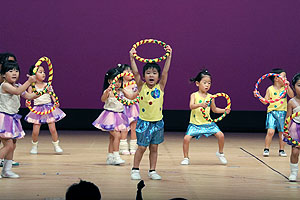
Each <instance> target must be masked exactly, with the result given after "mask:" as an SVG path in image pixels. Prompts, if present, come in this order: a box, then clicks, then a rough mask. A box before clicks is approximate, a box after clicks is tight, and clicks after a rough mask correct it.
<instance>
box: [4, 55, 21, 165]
mask: <svg viewBox="0 0 300 200" xmlns="http://www.w3.org/2000/svg"><path fill="white" fill-rule="evenodd" d="M9 60H12V61H17V58H16V56H15V55H14V54H12V53H1V54H0V71H1V66H2V65H3V63H4V62H7V61H9ZM3 81H4V79H3V77H2V76H0V84H1V83H2V82H3ZM0 143H1V140H0ZM3 162H4V160H1V159H0V167H3V164H4V163H3ZM19 164H20V163H19V162H16V161H14V160H13V161H12V165H13V166H19Z"/></svg>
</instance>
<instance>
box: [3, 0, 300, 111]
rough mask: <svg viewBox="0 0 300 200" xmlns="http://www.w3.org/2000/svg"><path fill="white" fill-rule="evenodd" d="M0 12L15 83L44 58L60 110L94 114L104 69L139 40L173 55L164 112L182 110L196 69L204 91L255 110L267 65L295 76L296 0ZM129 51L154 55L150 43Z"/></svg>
mask: <svg viewBox="0 0 300 200" xmlns="http://www.w3.org/2000/svg"><path fill="white" fill-rule="evenodd" d="M1 7H2V8H6V9H1V12H0V52H4V51H10V52H13V53H15V54H16V56H17V58H18V61H19V63H20V65H21V70H22V71H21V72H22V74H21V82H23V81H24V80H25V74H26V72H27V71H28V68H29V66H30V65H32V64H34V63H35V62H36V61H37V59H38V58H39V57H41V56H43V55H47V56H48V57H50V58H51V60H52V62H53V66H54V81H53V85H54V88H55V91H56V93H57V95H58V96H59V98H60V100H61V106H62V108H102V105H103V104H102V103H101V102H100V96H101V89H102V84H103V77H104V74H105V72H106V70H107V69H108V68H110V67H114V66H116V64H118V63H128V62H129V55H128V51H129V50H130V48H131V46H132V45H133V44H134V43H135V42H137V41H139V40H141V39H145V38H155V39H159V40H162V41H164V42H166V43H168V44H170V45H171V46H172V48H173V51H174V53H173V60H172V66H171V69H170V73H169V80H168V83H167V87H166V96H165V103H164V108H165V109H188V104H189V96H190V93H192V92H194V91H195V90H196V89H197V88H196V87H195V86H194V84H191V83H189V81H188V80H189V78H191V77H193V76H195V75H196V74H197V73H198V72H199V70H200V69H201V68H202V67H206V68H208V69H209V71H210V72H211V73H212V78H213V83H212V88H211V91H210V92H211V93H215V92H226V93H227V94H229V95H230V97H231V99H232V109H233V110H264V109H265V106H263V105H262V104H261V103H260V102H259V101H258V100H257V99H255V98H254V97H253V94H252V91H253V88H254V84H255V82H256V80H257V79H258V78H259V77H260V76H261V75H263V74H264V73H267V72H269V70H270V69H271V68H274V67H282V68H284V69H286V71H287V75H288V78H289V80H291V78H292V76H293V74H295V73H296V72H297V71H300V70H299V64H300V56H299V53H300V45H299V43H300V42H299V36H300V26H299V20H300V12H299V10H300V2H299V1H297V0H289V1H284V0H223V1H220V0H211V1H203V0H191V1H180V0H165V1H159V0H154V1H147V2H146V1H141V0H132V1H124V0H111V1H99V0H90V1H40V0H31V1H21V0H18V1H7V2H2V3H1ZM138 50H139V54H140V55H141V56H143V57H156V56H160V55H161V54H162V53H163V51H162V50H161V47H157V46H153V45H147V46H146V45H143V46H141V47H139V49H138ZM153 50H154V51H153ZM137 64H138V66H139V69H140V70H142V66H143V64H142V63H139V62H137ZM161 66H163V65H161ZM264 84H265V86H266V85H268V84H271V82H270V81H268V80H266V81H265V82H264ZM264 88H265V87H262V90H261V91H262V92H263V90H264Z"/></svg>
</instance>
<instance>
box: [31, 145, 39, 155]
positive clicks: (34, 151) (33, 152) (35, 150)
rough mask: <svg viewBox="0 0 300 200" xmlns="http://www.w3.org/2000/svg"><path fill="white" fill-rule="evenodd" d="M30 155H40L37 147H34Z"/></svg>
mask: <svg viewBox="0 0 300 200" xmlns="http://www.w3.org/2000/svg"><path fill="white" fill-rule="evenodd" d="M30 153H31V154H37V153H38V150H37V146H33V147H32V149H31V151H30Z"/></svg>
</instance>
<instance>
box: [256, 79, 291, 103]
mask: <svg viewBox="0 0 300 200" xmlns="http://www.w3.org/2000/svg"><path fill="white" fill-rule="evenodd" d="M270 76H277V77H278V78H280V79H281V80H282V81H283V82H284V92H282V93H281V94H280V96H279V97H278V98H277V99H275V100H266V99H265V98H263V97H262V96H261V95H260V93H259V91H258V85H259V84H260V82H261V81H262V80H264V79H265V78H267V77H270ZM287 89H288V83H287V82H286V81H285V79H284V78H282V76H280V75H279V74H275V73H268V74H265V75H263V76H262V77H260V78H259V79H258V81H257V82H256V84H255V89H254V93H255V94H256V96H257V97H258V99H259V100H260V101H261V102H265V103H275V102H276V101H279V100H280V99H282V98H283V97H284V96H285V94H286V92H287Z"/></svg>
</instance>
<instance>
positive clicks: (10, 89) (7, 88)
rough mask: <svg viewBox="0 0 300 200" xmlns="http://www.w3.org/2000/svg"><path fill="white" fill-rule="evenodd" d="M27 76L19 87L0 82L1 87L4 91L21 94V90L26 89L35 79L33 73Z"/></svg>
mask: <svg viewBox="0 0 300 200" xmlns="http://www.w3.org/2000/svg"><path fill="white" fill-rule="evenodd" d="M27 76H28V80H27V81H26V82H25V83H24V84H23V85H21V86H19V87H14V86H12V85H11V84H9V83H5V82H4V83H2V89H3V91H4V92H6V93H9V94H14V95H21V94H22V93H23V92H25V91H26V89H27V88H28V87H29V86H30V85H31V83H34V82H35V81H36V79H35V75H34V76H29V75H27Z"/></svg>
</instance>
